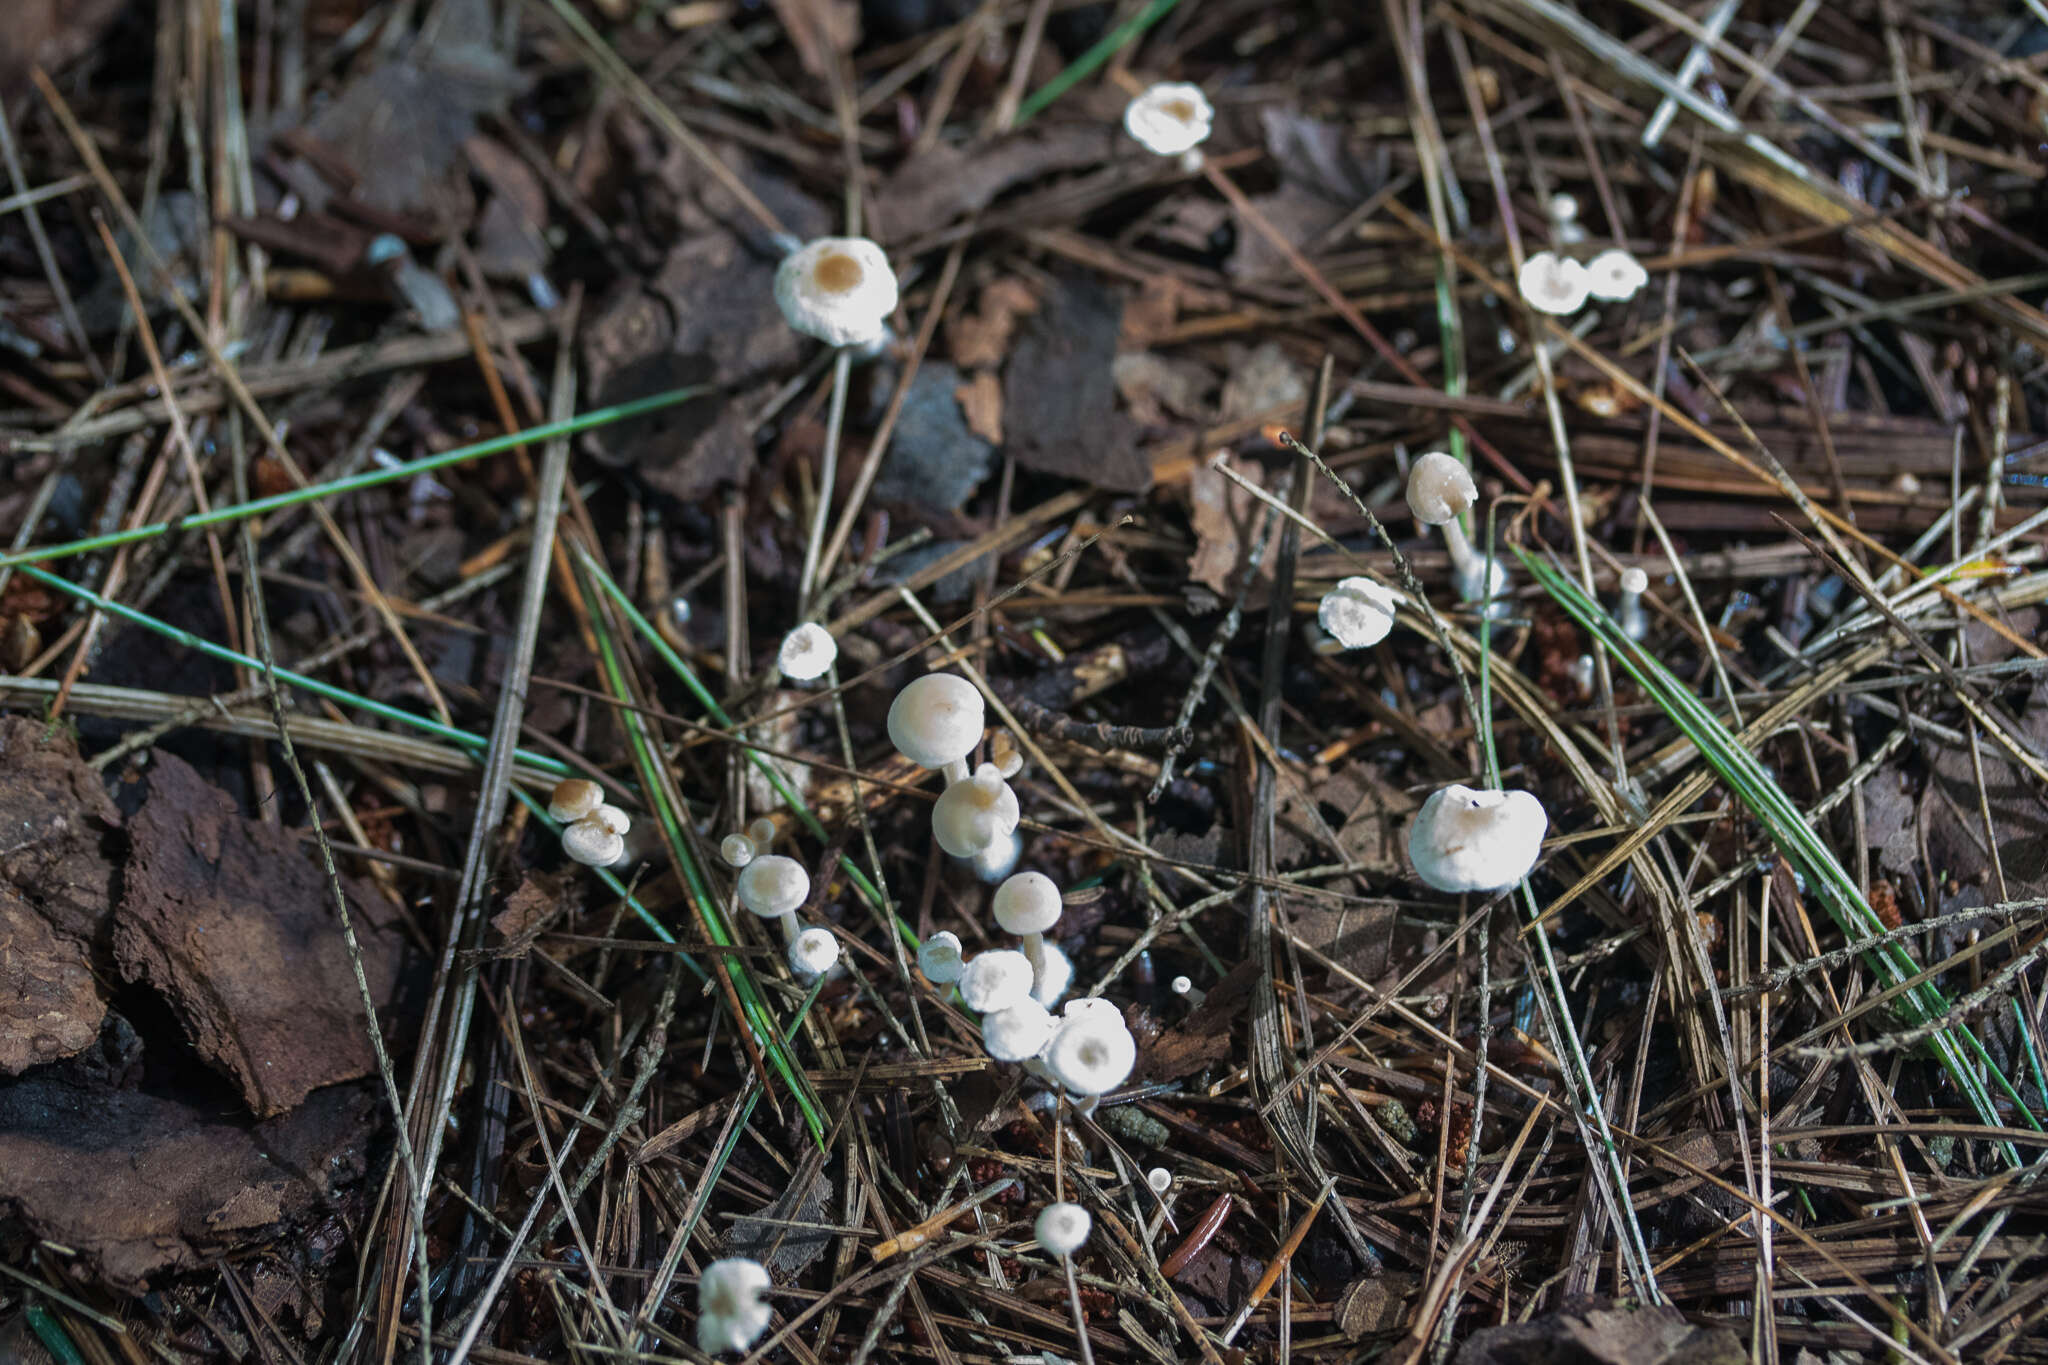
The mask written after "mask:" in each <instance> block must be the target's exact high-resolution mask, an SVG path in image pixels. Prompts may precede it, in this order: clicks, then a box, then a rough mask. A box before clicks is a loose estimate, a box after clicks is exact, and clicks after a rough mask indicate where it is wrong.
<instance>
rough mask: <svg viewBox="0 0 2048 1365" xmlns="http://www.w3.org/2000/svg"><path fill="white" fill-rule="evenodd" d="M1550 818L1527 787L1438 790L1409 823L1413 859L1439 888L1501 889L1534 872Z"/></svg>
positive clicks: (1453, 786)
mask: <svg viewBox="0 0 2048 1365" xmlns="http://www.w3.org/2000/svg"><path fill="white" fill-rule="evenodd" d="M1549 825H1550V820H1549V817H1547V816H1546V815H1545V814H1544V813H1543V803H1542V802H1541V801H1538V800H1537V799H1536V798H1535V797H1534V796H1533V795H1531V794H1530V793H1528V792H1523V791H1474V790H1473V789H1472V788H1470V787H1466V786H1460V785H1459V784H1457V783H1455V782H1454V783H1452V784H1451V785H1450V786H1448V787H1445V788H1444V789H1443V790H1441V791H1437V792H1432V793H1431V794H1430V797H1429V799H1428V800H1427V801H1425V802H1423V803H1422V809H1421V810H1420V811H1417V812H1416V815H1415V823H1414V824H1412V825H1410V826H1409V828H1408V861H1409V862H1411V863H1413V864H1414V865H1415V875H1417V876H1418V877H1420V878H1422V880H1424V881H1425V882H1428V883H1429V884H1430V885H1431V886H1433V887H1435V888H1436V889H1437V890H1439V891H1454V892H1455V891H1498V890H1500V889H1502V888H1503V887H1509V886H1513V885H1514V884H1515V883H1516V882H1518V881H1520V880H1522V878H1524V877H1526V876H1527V875H1529V869H1530V868H1532V867H1534V866H1535V865H1536V855H1537V854H1538V853H1539V852H1541V851H1542V847H1543V832H1544V830H1545V829H1547V828H1549Z"/></svg>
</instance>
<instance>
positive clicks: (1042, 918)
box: [994, 872, 1060, 935]
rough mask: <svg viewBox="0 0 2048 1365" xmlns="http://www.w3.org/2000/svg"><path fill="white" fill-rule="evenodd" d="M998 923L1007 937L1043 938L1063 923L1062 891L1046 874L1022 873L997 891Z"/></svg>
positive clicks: (996, 911)
mask: <svg viewBox="0 0 2048 1365" xmlns="http://www.w3.org/2000/svg"><path fill="white" fill-rule="evenodd" d="M994 907H995V913H996V923H997V924H1000V925H1002V926H1003V932H1004V933H1006V934H1020V935H1021V934H1042V933H1044V932H1045V931H1046V930H1048V929H1050V928H1052V927H1053V925H1055V924H1058V923H1059V922H1060V888H1059V886H1058V884H1057V883H1055V882H1054V881H1053V879H1052V878H1050V877H1048V876H1046V875H1045V874H1044V873H1043V872H1019V873H1018V874H1017V875H1016V876H1014V877H1011V878H1010V879H1009V880H1008V881H1006V882H1004V883H1003V884H1002V885H1001V886H999V887H997V888H996V894H995V901H994Z"/></svg>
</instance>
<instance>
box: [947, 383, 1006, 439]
mask: <svg viewBox="0 0 2048 1365" xmlns="http://www.w3.org/2000/svg"><path fill="white" fill-rule="evenodd" d="M953 396H954V397H955V398H957V399H958V400H959V401H960V412H961V415H962V416H964V417H965V418H966V419H967V429H968V430H969V431H971V432H973V433H974V434H975V435H976V436H979V437H980V438H981V439H982V440H984V441H987V442H988V443H989V444H990V445H993V446H999V445H1001V444H1002V443H1003V381H1002V380H1000V379H997V378H996V377H995V376H994V375H993V374H990V373H989V372H988V371H987V370H983V371H982V372H981V373H979V374H977V375H975V376H974V378H972V379H970V380H968V381H967V382H966V383H965V384H959V385H956V386H955V387H954V389H953Z"/></svg>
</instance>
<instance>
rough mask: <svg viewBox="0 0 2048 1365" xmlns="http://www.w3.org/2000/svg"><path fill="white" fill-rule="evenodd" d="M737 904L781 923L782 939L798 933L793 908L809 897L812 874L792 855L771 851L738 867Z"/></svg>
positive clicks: (788, 940) (794, 939) (763, 917)
mask: <svg viewBox="0 0 2048 1365" xmlns="http://www.w3.org/2000/svg"><path fill="white" fill-rule="evenodd" d="M739 893H740V904H741V905H743V906H745V907H746V908H747V909H749V910H751V911H753V912H754V913H755V914H757V915H759V916H760V917H761V918H762V919H772V920H776V921H778V922H779V923H780V924H781V925H782V936H783V938H784V940H785V941H787V942H791V943H794V942H795V941H796V936H797V924H796V912H797V910H798V909H799V908H801V907H802V905H803V903H804V902H805V901H807V900H809V899H810V897H811V874H810V873H808V872H806V871H805V870H804V865H803V864H802V863H800V862H798V861H797V860H796V859H794V858H785V857H783V856H782V855H781V854H779V853H771V854H769V855H767V856H766V857H763V858H756V859H754V860H753V861H752V862H750V863H748V864H747V865H746V866H745V867H743V868H741V869H740V876H739Z"/></svg>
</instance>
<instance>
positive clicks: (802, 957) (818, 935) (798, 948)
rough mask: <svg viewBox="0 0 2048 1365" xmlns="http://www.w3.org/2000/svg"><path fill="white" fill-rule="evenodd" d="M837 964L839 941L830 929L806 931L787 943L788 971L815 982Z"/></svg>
mask: <svg viewBox="0 0 2048 1365" xmlns="http://www.w3.org/2000/svg"><path fill="white" fill-rule="evenodd" d="M838 963H839V940H838V939H836V938H834V937H832V931H831V930H830V929H806V930H804V931H803V932H802V933H801V934H798V935H797V936H796V937H795V938H793V939H791V940H790V941H789V969H790V970H791V971H792V972H795V973H796V974H797V976H798V977H799V978H801V979H802V980H804V981H816V980H817V979H818V978H819V977H821V976H823V975H824V974H825V973H827V972H829V971H831V970H832V968H833V967H835V966H837V965H838Z"/></svg>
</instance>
